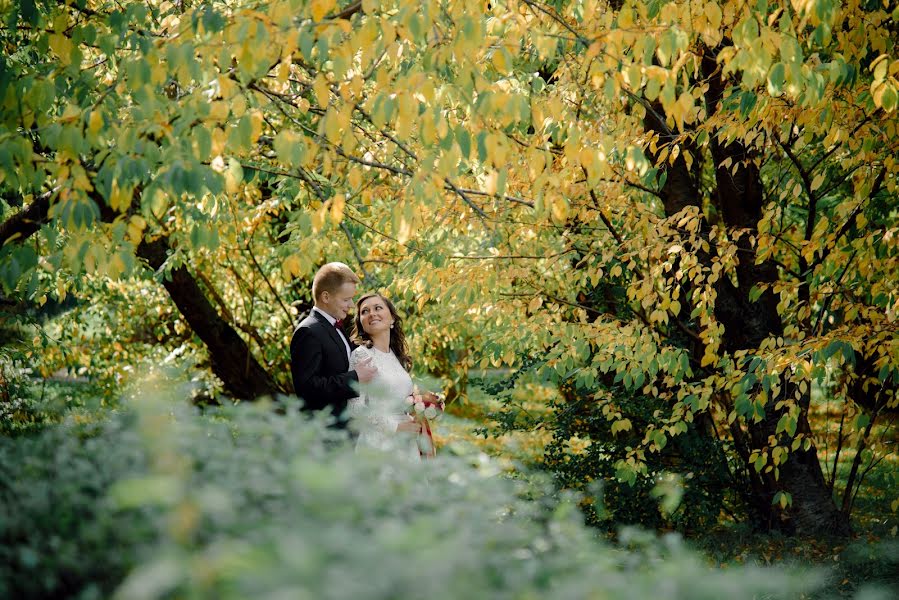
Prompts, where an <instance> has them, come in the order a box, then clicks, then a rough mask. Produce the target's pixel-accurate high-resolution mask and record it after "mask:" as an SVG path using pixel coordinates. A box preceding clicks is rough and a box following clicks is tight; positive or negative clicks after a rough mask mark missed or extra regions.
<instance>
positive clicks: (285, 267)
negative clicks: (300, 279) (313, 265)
mask: <svg viewBox="0 0 899 600" xmlns="http://www.w3.org/2000/svg"><path fill="white" fill-rule="evenodd" d="M281 271H282V273H284V276H285V278H290V277H296V276H297V275H300V274H301V273H302V265H301V263H300V257H299V256H297V255H296V254H291V255H290V256H288V257H287V258H285V259H284V262H283V263H281Z"/></svg>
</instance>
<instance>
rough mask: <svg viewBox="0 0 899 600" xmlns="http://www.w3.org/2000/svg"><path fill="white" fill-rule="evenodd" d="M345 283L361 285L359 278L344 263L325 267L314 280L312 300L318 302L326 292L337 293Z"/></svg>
mask: <svg viewBox="0 0 899 600" xmlns="http://www.w3.org/2000/svg"><path fill="white" fill-rule="evenodd" d="M345 283H356V284H358V283H359V277H357V276H356V274H355V273H353V270H352V269H351V268H349V267H348V266H347V265H345V264H344V263H342V262H331V263H328V264H326V265H323V266H322V267H321V268H320V269H319V270H318V273H316V274H315V277H314V278H313V279H312V298H313V300H318V299H319V298H320V297H321V295H322V294H323V293H324V292H329V293H331V294H333V293H335V292H336V291H337V290H338V289H339V288H340V286H342V285H343V284H345Z"/></svg>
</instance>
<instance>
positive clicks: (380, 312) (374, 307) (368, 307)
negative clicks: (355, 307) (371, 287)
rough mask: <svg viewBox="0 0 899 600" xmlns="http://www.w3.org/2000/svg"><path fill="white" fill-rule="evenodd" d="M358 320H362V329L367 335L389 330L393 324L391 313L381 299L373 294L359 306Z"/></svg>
mask: <svg viewBox="0 0 899 600" xmlns="http://www.w3.org/2000/svg"><path fill="white" fill-rule="evenodd" d="M359 320H360V321H361V322H362V329H364V330H365V333H367V334H368V335H370V336H371V335H374V334H375V333H378V332H381V331H385V330H389V329H390V326H391V325H393V315H391V314H390V309H389V308H387V304H386V303H385V302H384V300H383V299H381V298H379V297H378V296H373V297H371V298H368V299H367V300H365V302H363V303H362V306H360V307H359Z"/></svg>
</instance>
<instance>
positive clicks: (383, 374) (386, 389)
mask: <svg viewBox="0 0 899 600" xmlns="http://www.w3.org/2000/svg"><path fill="white" fill-rule="evenodd" d="M366 356H371V359H372V364H373V365H374V366H376V367H377V368H378V373H377V375H375V378H374V379H372V380H371V381H370V382H369V383H360V384H359V391H360V392H361V396H360V397H358V398H353V399H351V400H350V402H349V405H348V407H347V409H348V412H349V415H350V417H351V418H352V419H353V422H354V426H355V427H356V429H357V430H358V431H359V443H360V444H364V445H368V446H374V447H378V448H382V449H388V448H390V447H392V446H394V445H395V444H396V442H397V441H398V440H397V437H398V436H397V432H396V426H397V423H399V422H400V420H403V419H405V416H404V415H403V411H404V409H405V407H406V404H405V402H406V398H407V397H408V396H409V394H411V393H412V389H413V387H412V378H411V377H410V376H409V373H408V372H407V371H406V369H404V368H403V365H401V364H400V361H399V360H398V359H397V357H396V356H395V355H394V354H393V352H381V351H380V350H378V349H377V348H365V347H364V346H360V347H358V348H356V349H355V350H353V353H352V354H351V355H350V369H351V370H352V369H355V368H356V365H357V364H359V362H361V361H362V360H364V359H365V357H366ZM399 437H400V438H403V437H408V436H399ZM406 441H408V439H407V440H406Z"/></svg>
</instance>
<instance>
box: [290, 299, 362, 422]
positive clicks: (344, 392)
mask: <svg viewBox="0 0 899 600" xmlns="http://www.w3.org/2000/svg"><path fill="white" fill-rule="evenodd" d="M347 341H348V342H349V339H347ZM352 348H353V344H352V342H350V349H352ZM290 371H291V374H292V375H293V388H294V390H295V391H296V393H297V395H298V396H299V397H301V398H302V399H303V400H304V401H305V408H306V409H308V410H321V409H323V408H326V407H328V406H330V407H331V408H332V410H333V413H334V415H335V416H336V417H337V424H338V427H344V426H345V425H346V422H345V421H344V419H343V418H341V417H342V416H343V411H344V409H345V408H346V405H347V401H348V400H349V399H350V398H355V397H356V396H358V395H359V394H358V392H356V389H355V388H356V386H358V383H359V378H358V377H357V376H356V372H355V371H350V363H349V361H348V360H347V356H346V346H344V345H343V341H342V340H341V339H340V334H339V333H337V329H336V328H335V327H334V326H333V325H331V324H330V323H328V320H327V319H326V318H325V317H324V316H323V315H321V314H320V313H319V312H318V311H314V310H313V311H312V312H310V313H309V316H307V317H306V318H305V319H303V320H302V321H301V322H300V324H299V325H298V326H297V328H296V329H295V330H294V332H293V337H292V338H291V340H290Z"/></svg>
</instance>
